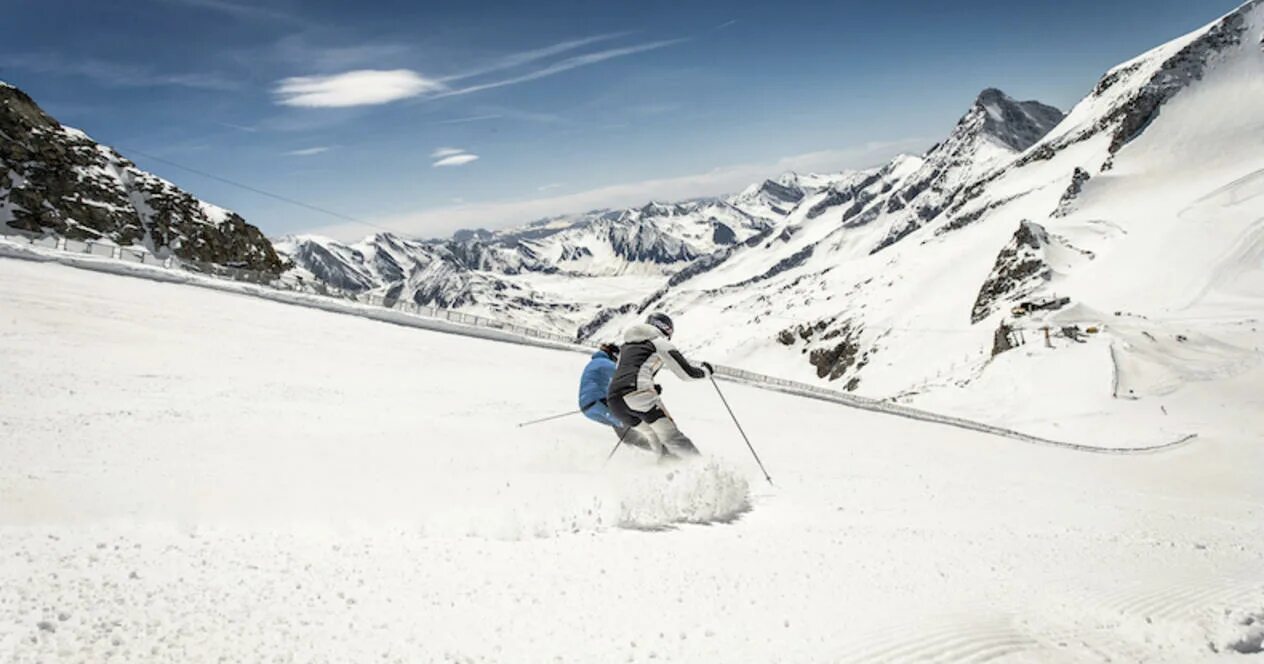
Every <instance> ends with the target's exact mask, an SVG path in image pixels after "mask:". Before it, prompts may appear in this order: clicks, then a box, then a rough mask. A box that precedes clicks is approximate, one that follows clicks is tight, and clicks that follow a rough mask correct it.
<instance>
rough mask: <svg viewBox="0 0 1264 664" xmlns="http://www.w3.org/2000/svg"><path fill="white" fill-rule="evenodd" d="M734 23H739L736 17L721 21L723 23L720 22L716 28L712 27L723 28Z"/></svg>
mask: <svg viewBox="0 0 1264 664" xmlns="http://www.w3.org/2000/svg"><path fill="white" fill-rule="evenodd" d="M734 23H737V19H735V18H734V19H729V20H727V21H725V22H723V23H721V24H719V25H717V26H715V27H714V28H711V29H712V30H723V29H725V28H727V27H729V26H730V25H733V24H734Z"/></svg>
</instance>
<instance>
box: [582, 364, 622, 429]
mask: <svg viewBox="0 0 1264 664" xmlns="http://www.w3.org/2000/svg"><path fill="white" fill-rule="evenodd" d="M614 368H615V364H614V360H613V359H612V358H611V357H610V356H609V355H607V354H606V352H605V351H601V350H599V351H597V352H595V353H593V355H592V359H591V360H589V361H588V366H586V367H584V373H583V374H581V375H580V377H579V409H580V410H582V411H585V414H587V411H588V409H589V408H591V407H592V405H593V404H595V403H600V402H602V401H605V399H606V393H607V392H608V391H609V389H610V379H611V377H613V376H614Z"/></svg>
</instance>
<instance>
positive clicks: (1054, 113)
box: [967, 88, 1063, 152]
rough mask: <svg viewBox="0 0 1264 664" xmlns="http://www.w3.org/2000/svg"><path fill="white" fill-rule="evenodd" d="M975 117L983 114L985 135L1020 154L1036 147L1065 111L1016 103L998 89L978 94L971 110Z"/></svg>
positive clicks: (1040, 105) (1032, 103) (1038, 104)
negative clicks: (1037, 142) (1033, 146)
mask: <svg viewBox="0 0 1264 664" xmlns="http://www.w3.org/2000/svg"><path fill="white" fill-rule="evenodd" d="M974 114H980V115H982V119H983V121H982V126H981V127H980V130H981V131H982V133H983V134H984V135H986V136H989V137H990V138H992V139H994V140H996V141H998V142H1000V143H1002V144H1004V145H1005V146H1007V147H1009V148H1010V149H1012V150H1015V151H1017V152H1022V151H1023V150H1026V149H1027V148H1029V147H1031V146H1032V145H1034V144H1035V143H1036V141H1039V140H1040V139H1041V138H1042V137H1044V135H1045V134H1048V133H1049V130H1051V129H1053V128H1054V127H1055V126H1057V124H1058V123H1059V122H1061V121H1062V118H1063V114H1062V111H1060V110H1058V109H1056V108H1054V107H1053V106H1049V105H1047V104H1042V103H1040V102H1038V101H1016V100H1015V99H1014V98H1013V97H1010V96H1009V95H1007V94H1005V93H1004V92H1002V91H1001V90H999V89H997V88H987V89H985V90H984V91H983V92H980V93H979V96H978V97H977V98H976V99H975V101H974V108H973V110H972V111H971V115H974ZM969 117H970V116H967V118H969Z"/></svg>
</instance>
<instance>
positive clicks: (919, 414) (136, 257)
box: [5, 229, 1196, 454]
mask: <svg viewBox="0 0 1264 664" xmlns="http://www.w3.org/2000/svg"><path fill="white" fill-rule="evenodd" d="M5 230H6V231H7V232H8V235H9V237H16V238H21V239H23V240H25V241H27V242H28V243H29V244H31V245H32V246H35V247H42V248H44V249H52V250H55V251H56V252H58V253H61V254H63V255H68V256H74V255H77V254H79V255H81V254H88V255H91V256H94V257H97V258H105V259H114V260H117V261H122V262H125V263H134V264H140V265H147V266H151V267H157V268H164V269H166V270H172V271H182V272H191V273H196V274H201V275H205V276H208V277H213V278H215V279H224V280H232V281H238V282H248V283H252V284H256V285H259V286H263V287H264V288H265V290H264V291H258V292H255V293H254V294H257V295H261V296H264V297H268V295H267V292H268V291H273V292H276V293H278V295H279V294H280V293H283V292H287V291H288V292H294V293H302V294H303V295H304V296H307V297H311V296H317V297H319V298H330V300H329V302H330V303H331V304H334V303H337V302H348V301H349V302H354V303H358V304H364V305H369V306H370V309H369V311H373V310H375V309H376V310H378V311H383V310H385V311H386V312H387V314H386V315H389V316H390V318H386V317H384V316H372V317H374V318H379V319H382V320H388V321H391V322H402V321H401V320H400V319H401V316H400V314H404V316H402V318H405V319H406V318H411V317H416V318H414V320H417V321H420V320H426V319H428V320H436V321H447V322H450V323H456V324H458V325H457V326H446V327H434V326H433V324H431V325H418V326H420V327H428V328H429V329H436V330H440V331H445V332H451V333H457V334H466V335H469V336H480V337H484V338H488V339H492V340H496V341H512V342H514V343H519V344H524V345H533V346H540V347H544V348H550V349H555V350H556V349H563V350H576V351H578V350H584V351H587V350H590V345H587V344H583V343H580V342H578V341H576V339H574V338H573V337H568V336H566V335H562V334H557V333H555V332H548V331H545V330H539V329H535V328H531V327H528V326H525V325H518V324H515V323H508V322H505V321H500V320H495V319H492V318H489V317H486V316H478V315H475V314H469V313H465V312H462V311H456V310H453V309H446V308H443V307H437V306H432V305H421V304H417V303H415V302H409V301H406V300H400V299H398V298H390V297H386V296H382V295H378V294H373V293H353V292H349V291H344V290H341V289H338V288H335V287H332V286H328V285H326V284H320V283H311V282H302V281H298V280H288V279H281V278H279V277H277V276H276V275H273V274H270V273H263V272H259V271H255V270H247V269H243V268H237V267H231V266H223V265H215V264H212V263H203V262H199V261H188V260H183V259H179V258H176V257H174V256H167V257H158V256H155V255H154V254H153V253H151V252H149V251H146V250H144V249H142V248H135V247H119V246H117V245H115V244H113V243H105V242H93V241H91V240H71V239H67V238H58V237H53V236H36V235H33V234H27V233H15V232H13V229H5ZM53 259H54V260H56V258H55V257H54V258H53ZM73 264H75V265H77V266H80V267H87V268H89V269H92V268H93V267H97V268H98V269H99V266H96V265H93V264H83V263H78V262H76V263H73ZM284 301H286V302H288V303H291V304H306V305H308V306H318V307H322V308H330V309H332V310H335V311H341V312H343V313H356V312H353V311H349V310H348V309H347V308H346V307H340V308H339V307H328V306H325V305H322V304H319V303H318V302H316V301H312V300H305V301H301V302H300V301H294V300H284ZM460 326H466V329H465V330H462V329H461V327H460ZM470 328H481V329H483V330H488V331H489V332H479V331H476V330H474V329H470ZM715 369H716V376H717V377H720V378H726V379H729V380H731V381H735V382H739V383H744V384H747V385H751V386H753V387H757V388H762V389H768V390H773V391H777V392H782V393H786V394H793V395H796V396H802V397H808V398H813V399H819V400H822V401H828V402H831V403H836V404H839V405H843V406H848V407H851V408H857V409H860V410H867V411H872V412H877V413H884V414H887V415H895V416H897V417H903V418H907V419H913V420H920V421H923V422H930V423H934V424H942V425H946V426H952V427H957V428H960V429H967V430H970V431H978V432H981V433H986V434H991V435H995V436H1001V437H1004V438H1009V439H1012V440H1018V441H1023V442H1027V443H1035V444H1039V445H1049V446H1054V447H1061V448H1065V449H1072V450H1078V451H1082V452H1095V453H1104V454H1139V453H1148V452H1158V451H1162V450H1167V449H1171V448H1174V447H1177V446H1180V445H1183V444H1185V443H1187V442H1189V441H1191V440H1193V439H1194V438H1195V437H1196V435H1195V434H1191V435H1186V436H1183V437H1180V438H1179V439H1177V440H1174V441H1171V442H1166V443H1161V444H1157V445H1151V446H1147V447H1103V446H1096V445H1084V444H1079V443H1070V442H1063V441H1057V440H1051V439H1048V438H1042V437H1039V436H1033V435H1031V434H1027V433H1023V432H1021V431H1016V430H1013V429H1008V428H1005V427H1000V426H996V425H991V424H987V423H984V422H978V421H975V420H968V419H965V418H960V417H954V416H951V415H943V414H940V413H933V412H930V411H926V410H921V409H917V408H912V407H910V406H905V405H903V404H899V403H895V402H892V401H883V400H878V399H870V398H867V397H861V396H857V395H854V394H850V393H846V392H840V391H838V390H833V389H829V388H825V387H821V386H819V385H812V384H810V383H803V382H798V381H793V380H788V379H785V378H777V377H775V376H768V375H764V374H759V373H755V372H753V371H746V370H744V369H737V368H734V367H724V366H716V368H715Z"/></svg>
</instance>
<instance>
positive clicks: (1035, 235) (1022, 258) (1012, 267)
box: [970, 220, 1052, 323]
mask: <svg viewBox="0 0 1264 664" xmlns="http://www.w3.org/2000/svg"><path fill="white" fill-rule="evenodd" d="M1048 244H1049V234H1048V233H1047V232H1045V229H1044V227H1043V226H1041V225H1040V224H1037V223H1033V222H1031V221H1026V220H1024V221H1022V222H1021V223H1019V225H1018V231H1016V232H1015V233H1014V237H1013V238H1011V239H1010V241H1009V243H1007V244H1006V245H1005V247H1004V248H1003V249H1001V252H1000V253H999V254H997V256H996V264H995V265H994V266H993V267H992V272H991V274H989V275H988V278H987V280H985V281H984V282H983V286H982V288H980V289H979V295H978V297H977V298H975V301H974V308H973V309H972V310H971V312H970V322H972V323H978V322H979V321H981V320H983V319H985V318H987V317H988V316H990V315H991V314H992V312H993V311H995V310H996V304H997V302H999V301H1000V300H1002V299H1005V298H1015V297H1019V296H1021V295H1023V294H1027V293H1030V292H1031V291H1033V290H1035V289H1036V288H1037V287H1038V286H1039V285H1040V284H1041V283H1043V282H1044V281H1045V280H1047V279H1048V278H1049V276H1050V275H1051V274H1052V271H1051V270H1050V268H1049V264H1048V263H1047V262H1045V253H1044V250H1045V247H1046V246H1048Z"/></svg>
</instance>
